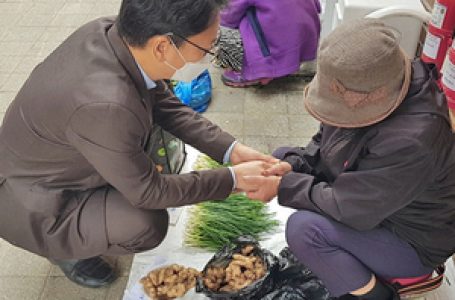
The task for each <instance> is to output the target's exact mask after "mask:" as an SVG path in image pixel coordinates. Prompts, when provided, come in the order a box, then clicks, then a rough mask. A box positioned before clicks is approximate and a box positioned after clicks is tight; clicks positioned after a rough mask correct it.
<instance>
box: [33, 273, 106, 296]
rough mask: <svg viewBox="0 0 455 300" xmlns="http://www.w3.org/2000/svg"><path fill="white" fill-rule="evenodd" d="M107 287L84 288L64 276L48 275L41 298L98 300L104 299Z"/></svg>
mask: <svg viewBox="0 0 455 300" xmlns="http://www.w3.org/2000/svg"><path fill="white" fill-rule="evenodd" d="M107 292H108V288H107V287H103V288H97V289H93V288H84V287H81V286H78V285H77V284H75V283H73V282H71V281H70V280H68V279H67V278H66V277H48V278H47V282H46V285H45V287H44V290H43V294H42V295H41V300H100V299H105V298H106V295H107Z"/></svg>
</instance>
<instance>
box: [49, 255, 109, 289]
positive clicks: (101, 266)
mask: <svg viewBox="0 0 455 300" xmlns="http://www.w3.org/2000/svg"><path fill="white" fill-rule="evenodd" d="M51 262H52V263H54V264H56V265H57V266H59V267H60V269H62V271H63V273H65V275H66V277H68V279H69V280H71V281H73V282H75V283H77V284H79V285H82V286H85V287H91V288H97V287H102V286H106V285H108V284H110V283H112V282H113V281H114V280H115V279H117V275H116V274H115V271H114V269H113V267H112V266H111V265H110V264H109V263H108V262H106V261H105V260H103V259H102V258H101V257H99V256H97V257H92V258H87V259H72V260H55V259H54V260H51Z"/></svg>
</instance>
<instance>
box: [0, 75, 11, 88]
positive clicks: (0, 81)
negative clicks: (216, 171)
mask: <svg viewBox="0 0 455 300" xmlns="http://www.w3.org/2000/svg"><path fill="white" fill-rule="evenodd" d="M9 76H10V74H9V73H0V91H1V90H2V86H3V85H4V84H5V82H6V80H8V78H9Z"/></svg>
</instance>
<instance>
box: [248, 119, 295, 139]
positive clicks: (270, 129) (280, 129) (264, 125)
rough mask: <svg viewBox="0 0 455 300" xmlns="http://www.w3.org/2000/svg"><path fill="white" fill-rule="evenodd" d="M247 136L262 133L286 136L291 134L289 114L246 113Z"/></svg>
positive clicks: (264, 134) (263, 134) (262, 134)
mask: <svg viewBox="0 0 455 300" xmlns="http://www.w3.org/2000/svg"><path fill="white" fill-rule="evenodd" d="M244 126H245V129H244V132H245V136H248V135H250V136H251V135H261V136H275V137H286V136H288V134H289V121H288V117H287V115H282V114H280V115H279V114H269V115H245V121H244Z"/></svg>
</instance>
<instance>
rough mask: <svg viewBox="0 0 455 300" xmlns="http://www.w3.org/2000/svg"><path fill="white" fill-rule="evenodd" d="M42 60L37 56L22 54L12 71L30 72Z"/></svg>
mask: <svg viewBox="0 0 455 300" xmlns="http://www.w3.org/2000/svg"><path fill="white" fill-rule="evenodd" d="M35 54H36V53H35ZM42 61H43V59H42V58H40V57H38V56H22V59H21V61H20V62H19V63H18V64H17V66H16V68H15V69H14V73H21V74H24V73H25V74H30V73H31V72H32V71H33V69H34V68H35V67H36V66H37V65H38V64H39V63H41V62H42Z"/></svg>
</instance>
